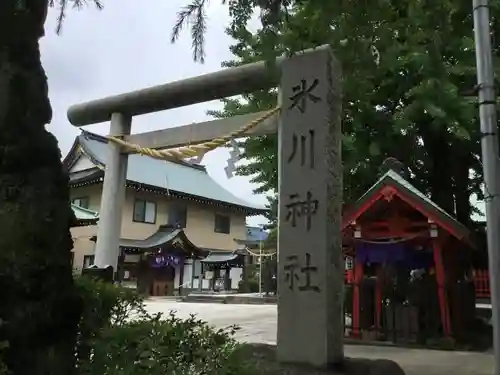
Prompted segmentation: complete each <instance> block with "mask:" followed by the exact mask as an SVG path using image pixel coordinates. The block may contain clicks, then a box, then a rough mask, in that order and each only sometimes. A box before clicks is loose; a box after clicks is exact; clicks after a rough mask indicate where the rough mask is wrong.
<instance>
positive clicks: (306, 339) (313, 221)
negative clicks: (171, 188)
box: [277, 47, 344, 367]
mask: <svg viewBox="0 0 500 375" xmlns="http://www.w3.org/2000/svg"><path fill="white" fill-rule="evenodd" d="M281 69H282V70H281V72H282V73H281V74H282V77H281V86H280V90H281V95H282V97H281V100H282V111H281V125H280V129H279V137H280V140H279V144H280V150H279V179H280V181H279V196H280V199H279V204H280V205H279V231H278V254H279V262H278V267H279V275H278V279H279V281H278V340H277V343H278V349H277V350H278V359H279V360H280V361H282V362H299V363H305V364H310V365H314V366H319V367H326V366H329V365H331V364H334V363H338V362H339V361H341V360H342V359H343V343H342V342H343V323H344V316H343V315H344V312H343V277H344V261H343V257H342V236H341V205H342V160H341V92H340V68H339V65H338V63H337V62H336V60H335V58H334V57H333V55H332V53H331V50H330V49H329V48H328V47H320V48H318V49H317V50H316V51H314V52H312V53H308V54H302V55H301V54H299V55H295V56H292V57H290V58H289V59H287V60H285V61H284V62H283V63H282V65H281Z"/></svg>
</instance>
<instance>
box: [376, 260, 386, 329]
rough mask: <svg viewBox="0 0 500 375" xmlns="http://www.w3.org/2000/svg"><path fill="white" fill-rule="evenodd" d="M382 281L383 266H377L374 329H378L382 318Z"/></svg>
mask: <svg viewBox="0 0 500 375" xmlns="http://www.w3.org/2000/svg"><path fill="white" fill-rule="evenodd" d="M383 281H384V266H383V265H381V264H380V265H378V266H377V285H376V289H375V329H376V330H377V332H378V331H379V329H380V320H381V317H382V284H383Z"/></svg>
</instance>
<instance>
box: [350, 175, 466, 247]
mask: <svg viewBox="0 0 500 375" xmlns="http://www.w3.org/2000/svg"><path fill="white" fill-rule="evenodd" d="M387 185H390V186H393V187H395V188H396V189H397V190H398V191H399V192H400V193H402V194H404V195H407V196H409V198H411V199H412V200H413V201H414V202H415V204H416V205H418V206H419V207H421V208H422V209H423V210H424V211H425V212H426V213H427V214H428V215H430V216H435V217H436V218H437V219H438V220H440V221H441V222H444V223H446V224H447V225H448V226H449V227H451V228H452V229H453V230H454V232H455V233H453V234H454V235H456V236H459V237H466V238H467V237H469V230H468V229H467V227H465V226H464V225H463V224H461V223H460V222H458V221H457V219H455V218H454V217H453V216H452V215H450V214H449V213H448V212H446V211H445V210H444V209H442V208H441V207H439V206H438V205H437V204H436V203H434V202H433V201H432V200H431V199H430V198H429V197H427V196H426V195H425V194H424V193H422V192H421V191H420V190H418V189H417V188H416V187H415V186H413V185H412V184H411V183H410V182H408V180H406V179H405V178H403V177H402V176H401V175H399V174H398V173H396V172H395V171H393V170H389V171H388V172H387V173H385V174H384V175H383V176H382V177H381V178H380V179H379V180H378V181H377V182H376V183H375V184H374V185H373V186H372V187H371V188H370V189H368V191H367V192H366V193H365V194H363V195H362V196H361V198H359V199H358V201H357V202H356V203H355V204H354V206H353V207H352V208H351V209H350V210H349V212H348V213H347V215H345V216H344V217H345V218H346V219H348V220H349V222H350V221H352V220H354V219H355V218H352V217H357V216H359V215H361V214H362V213H360V212H359V210H360V209H361V207H363V205H364V203H365V202H366V201H367V200H369V199H370V198H371V197H373V195H374V194H376V193H377V192H379V191H380V190H381V189H382V188H383V187H385V186H387ZM344 224H347V223H346V222H344Z"/></svg>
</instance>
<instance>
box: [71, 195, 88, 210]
mask: <svg viewBox="0 0 500 375" xmlns="http://www.w3.org/2000/svg"><path fill="white" fill-rule="evenodd" d="M71 203H73V204H74V205H76V206H79V207H82V208H89V197H80V198H74V199H73V200H72V201H71Z"/></svg>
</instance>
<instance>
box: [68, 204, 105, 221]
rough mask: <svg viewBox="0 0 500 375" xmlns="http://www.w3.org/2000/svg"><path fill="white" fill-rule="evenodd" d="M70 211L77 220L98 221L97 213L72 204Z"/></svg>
mask: <svg viewBox="0 0 500 375" xmlns="http://www.w3.org/2000/svg"><path fill="white" fill-rule="evenodd" d="M71 209H72V210H73V213H74V214H75V217H76V219H77V220H99V213H97V212H95V211H92V210H89V209H88V208H83V207H80V206H77V205H76V204H73V203H72V204H71Z"/></svg>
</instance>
